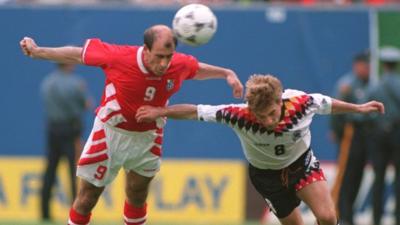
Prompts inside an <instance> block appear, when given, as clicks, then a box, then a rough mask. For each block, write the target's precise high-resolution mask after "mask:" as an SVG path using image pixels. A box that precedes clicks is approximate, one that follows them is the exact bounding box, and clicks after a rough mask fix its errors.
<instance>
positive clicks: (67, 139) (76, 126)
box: [41, 63, 90, 220]
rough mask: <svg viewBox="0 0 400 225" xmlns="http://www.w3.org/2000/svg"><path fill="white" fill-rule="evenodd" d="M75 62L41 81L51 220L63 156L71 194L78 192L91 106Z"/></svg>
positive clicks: (44, 208)
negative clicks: (53, 193) (82, 142)
mask: <svg viewBox="0 0 400 225" xmlns="http://www.w3.org/2000/svg"><path fill="white" fill-rule="evenodd" d="M74 68H75V66H74V65H72V64H64V63H59V64H57V69H56V70H55V71H54V72H52V73H50V74H49V75H48V76H47V77H46V78H45V79H44V80H43V82H42V87H41V92H42V96H43V99H44V105H45V111H46V122H47V166H46V170H45V172H44V176H43V187H42V190H41V216H42V219H43V220H50V219H51V216H50V209H49V202H50V198H51V190H52V187H53V184H54V183H55V178H56V172H57V166H58V163H59V161H60V159H61V158H62V157H66V159H67V160H68V164H69V176H70V181H71V183H70V184H71V192H72V198H71V199H74V198H75V196H76V179H75V167H76V165H75V162H76V158H77V157H79V155H80V151H81V149H77V148H76V147H77V146H79V145H78V143H79V142H80V137H81V132H82V121H81V117H82V114H83V112H84V111H85V109H87V108H89V106H90V101H89V100H88V98H87V94H86V90H85V89H86V87H85V83H84V81H83V80H82V79H80V78H79V77H78V76H76V75H75V74H74V73H73V71H74Z"/></svg>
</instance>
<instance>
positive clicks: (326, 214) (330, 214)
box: [315, 210, 338, 225]
mask: <svg viewBox="0 0 400 225" xmlns="http://www.w3.org/2000/svg"><path fill="white" fill-rule="evenodd" d="M315 216H316V217H317V220H318V222H319V224H321V225H336V224H337V222H338V219H337V216H336V212H335V210H326V211H325V210H324V211H321V212H319V213H318V214H317V215H315Z"/></svg>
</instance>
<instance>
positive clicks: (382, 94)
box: [370, 47, 400, 225]
mask: <svg viewBox="0 0 400 225" xmlns="http://www.w3.org/2000/svg"><path fill="white" fill-rule="evenodd" d="M380 61H381V62H382V69H383V74H382V77H381V80H380V82H379V83H378V84H377V86H375V87H374V88H372V91H371V97H370V98H371V99H372V98H374V99H375V98H376V99H377V100H380V101H382V102H384V104H385V106H386V110H387V111H386V114H385V115H380V116H377V117H376V119H375V120H374V122H375V128H376V129H375V131H376V135H374V136H373V137H374V139H375V140H374V142H373V143H375V144H376V145H377V146H376V147H375V148H373V150H374V151H372V157H371V158H372V165H373V169H374V173H375V180H374V183H373V217H374V225H379V224H382V223H381V218H382V214H383V209H384V198H383V196H384V191H385V172H386V168H387V167H388V165H389V164H390V163H393V164H394V166H395V173H396V175H395V179H394V180H395V182H394V190H395V195H396V209H395V219H396V225H400V88H399V87H400V74H399V73H398V71H397V69H398V64H399V62H400V50H399V49H397V48H395V47H384V48H382V49H381V51H380Z"/></svg>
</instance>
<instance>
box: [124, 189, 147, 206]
mask: <svg viewBox="0 0 400 225" xmlns="http://www.w3.org/2000/svg"><path fill="white" fill-rule="evenodd" d="M125 192H126V196H127V198H128V200H129V202H130V203H131V204H133V205H135V206H141V205H143V204H144V203H145V202H146V198H147V194H148V188H147V187H142V188H138V187H134V186H130V185H128V186H127V187H126V189H125Z"/></svg>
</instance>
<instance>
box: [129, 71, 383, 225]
mask: <svg viewBox="0 0 400 225" xmlns="http://www.w3.org/2000/svg"><path fill="white" fill-rule="evenodd" d="M246 88H247V89H246V101H247V103H246V104H230V105H216V106H211V105H197V106H196V105H189V104H180V105H173V106H168V107H158V108H155V107H150V106H144V107H142V108H140V109H139V110H138V112H137V114H136V118H137V120H138V121H142V122H146V121H153V120H155V119H157V118H158V117H164V116H166V117H169V118H174V119H198V120H202V121H207V122H218V123H223V124H226V125H228V126H229V127H231V128H232V129H233V130H234V131H235V133H236V134H237V135H238V137H239V139H240V141H241V144H242V147H243V150H244V154H245V156H246V158H247V160H248V161H249V175H250V179H251V181H252V183H253V185H254V187H255V188H256V190H257V191H258V192H259V193H260V194H261V195H262V196H263V198H264V199H265V201H266V202H267V204H268V205H269V207H270V209H271V211H272V212H273V213H274V214H275V215H276V216H277V217H278V218H279V220H280V221H281V223H282V224H284V225H303V224H304V222H303V220H302V218H301V214H300V210H299V208H298V206H299V204H300V201H304V202H305V203H306V204H307V205H308V206H309V207H310V209H311V210H312V212H313V213H314V215H315V217H316V219H317V221H318V224H320V225H336V224H338V219H337V216H336V212H335V206H334V204H333V201H332V199H331V196H330V192H329V190H328V185H327V182H326V179H325V177H324V174H323V171H322V169H321V168H320V167H319V161H318V160H317V159H316V158H315V156H314V154H313V151H312V150H311V149H310V142H311V134H310V129H309V127H310V124H311V122H312V117H313V116H314V115H315V114H330V113H347V112H353V113H370V112H380V113H383V112H384V106H383V104H382V103H380V102H377V101H370V102H367V103H365V104H351V103H347V102H343V101H340V100H337V99H333V98H331V97H328V96H325V95H322V94H306V93H304V92H302V91H297V90H290V89H287V90H284V91H283V90H282V85H281V82H280V81H279V80H278V79H277V78H276V77H274V76H271V75H253V76H251V77H250V79H249V80H248V81H247V83H246Z"/></svg>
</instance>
